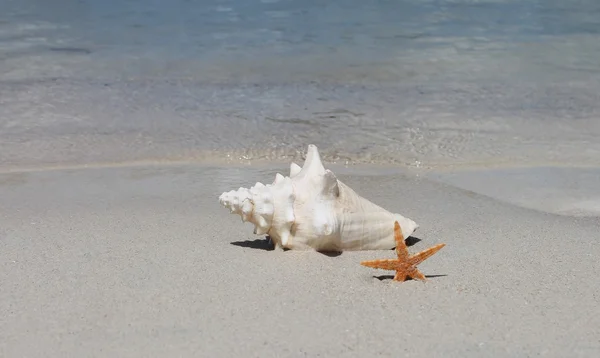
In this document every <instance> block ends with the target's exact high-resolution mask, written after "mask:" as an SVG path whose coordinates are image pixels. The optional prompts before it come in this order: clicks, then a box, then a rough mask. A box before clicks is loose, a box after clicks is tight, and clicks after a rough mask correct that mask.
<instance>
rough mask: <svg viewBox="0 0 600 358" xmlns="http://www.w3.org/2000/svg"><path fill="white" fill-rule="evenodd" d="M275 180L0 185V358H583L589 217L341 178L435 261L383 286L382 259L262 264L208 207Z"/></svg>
mask: <svg viewBox="0 0 600 358" xmlns="http://www.w3.org/2000/svg"><path fill="white" fill-rule="evenodd" d="M274 173H275V171H274V170H270V169H252V168H216V167H200V166H192V165H188V166H168V167H145V168H141V167H138V168H102V169H81V170H55V171H40V172H28V173H8V174H1V175H0V205H1V207H0V218H1V223H2V226H1V227H0V235H1V237H0V239H1V241H0V265H1V266H2V269H1V270H0V287H1V289H0V356H2V357H142V356H148V357H150V356H151V357H179V356H184V357H199V356H206V357H208V356H211V357H212V356H220V357H223V356H228V357H232V356H238V357H242V356H243V357H271V356H273V357H274V356H311V357H314V356H339V357H346V356H353V357H355V356H356V357H358V356H360V357H373V356H390V357H391V356H393V357H399V356H426V357H450V356H452V357H482V356H487V357H489V356H501V357H506V356H511V357H517V356H518V357H525V356H544V357H566V356H568V357H597V356H598V354H599V352H600V308H599V307H600V305H599V301H600V278H599V277H600V263H598V257H599V256H600V248H599V245H598V239H599V237H600V234H599V232H600V220H599V218H597V217H568V216H558V215H553V214H548V213H543V212H540V211H534V210H531V209H525V208H521V207H517V206H513V205H510V204H507V203H502V202H499V201H496V200H494V199H491V198H488V197H485V196H482V195H478V194H475V193H473V192H469V191H466V190H462V189H457V188H455V187H451V186H448V185H446V184H441V183H437V182H433V181H431V180H428V179H424V178H422V177H421V178H418V177H415V176H413V175H411V174H394V175H391V174H390V175H380V176H364V175H358V174H356V172H354V171H353V170H351V169H349V170H347V171H346V172H345V174H341V175H339V176H340V179H342V180H344V181H345V182H346V183H347V184H349V185H350V186H352V187H353V188H354V189H356V190H357V191H358V192H359V193H360V194H362V195H363V196H365V197H367V198H368V199H370V200H372V201H374V202H375V203H377V204H380V205H382V206H383V207H385V208H387V209H389V210H392V211H396V212H400V213H402V214H404V215H406V216H408V217H410V218H412V219H414V220H416V221H417V222H418V223H419V224H420V225H421V227H420V229H419V230H418V231H417V232H416V233H415V235H414V236H415V237H417V238H419V239H421V241H420V242H418V243H416V244H415V245H414V246H412V247H410V248H409V250H410V251H411V252H415V251H418V250H422V249H424V248H426V247H429V246H432V245H434V244H437V243H440V242H444V243H446V244H447V246H446V247H444V248H443V249H442V250H441V251H440V252H438V253H437V254H436V255H434V256H433V257H431V258H430V259H428V260H427V261H425V262H424V263H423V264H422V265H421V266H420V269H421V271H423V272H424V273H425V274H426V275H430V276H431V277H430V279H429V281H428V282H426V283H422V282H419V281H408V282H405V283H397V282H394V281H392V280H390V279H389V278H388V277H389V276H386V275H389V274H391V272H387V271H377V270H373V269H369V268H366V267H363V266H361V265H360V264H359V263H360V261H361V260H366V259H376V258H385V257H390V258H391V257H394V252H393V251H364V252H344V253H342V254H341V255H339V256H328V255H325V254H322V253H318V252H295V251H286V252H283V251H279V250H275V251H271V250H268V248H267V246H266V245H265V242H264V239H263V238H262V237H259V236H255V235H253V234H252V226H251V225H250V224H244V223H242V222H241V220H240V218H239V217H238V216H235V215H230V214H229V212H228V210H227V209H225V208H223V207H221V206H220V205H219V203H218V200H217V198H218V195H219V194H220V193H221V192H223V191H225V190H230V189H235V188H238V187H239V186H242V185H243V186H249V185H251V184H253V183H254V182H255V181H256V180H261V181H270V180H271V179H272V176H273V175H274ZM376 276H377V277H376ZM381 276H383V277H381Z"/></svg>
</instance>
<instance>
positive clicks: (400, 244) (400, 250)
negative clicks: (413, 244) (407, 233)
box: [394, 221, 408, 261]
mask: <svg viewBox="0 0 600 358" xmlns="http://www.w3.org/2000/svg"><path fill="white" fill-rule="evenodd" d="M394 239H396V254H397V255H398V259H399V260H400V261H407V260H408V248H407V247H406V243H405V242H404V235H402V229H401V228H400V224H399V223H398V222H397V221H396V222H395V223H394Z"/></svg>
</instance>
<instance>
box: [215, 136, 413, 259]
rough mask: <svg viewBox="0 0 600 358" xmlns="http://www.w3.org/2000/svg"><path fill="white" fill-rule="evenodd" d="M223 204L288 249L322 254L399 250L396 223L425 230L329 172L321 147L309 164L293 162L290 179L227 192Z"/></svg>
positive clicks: (311, 152) (407, 230)
mask: <svg viewBox="0 0 600 358" xmlns="http://www.w3.org/2000/svg"><path fill="white" fill-rule="evenodd" d="M219 201H220V203H221V204H222V205H223V206H225V207H227V208H229V209H230V210H231V213H235V214H238V215H240V216H241V217H242V220H243V221H249V222H251V223H253V224H254V233H255V234H261V235H263V234H268V235H269V236H270V237H271V239H272V240H273V242H274V243H275V244H276V245H278V246H281V247H282V248H287V249H315V250H320V251H343V250H389V249H392V248H394V247H395V246H396V242H395V240H394V222H395V221H398V223H399V224H400V227H401V228H402V234H403V235H404V237H409V236H410V235H411V234H412V233H413V232H414V231H415V230H416V229H417V228H418V227H419V226H418V225H417V224H416V223H415V222H414V221H413V220H411V219H408V218H406V217H404V216H402V215H400V214H394V213H391V212H389V211H387V210H385V209H383V208H381V207H379V206H377V205H375V204H373V203H372V202H370V201H368V200H367V199H365V198H363V197H361V196H360V195H358V194H357V193H356V192H355V191H354V190H352V189H351V188H350V187H348V186H347V185H346V184H344V183H342V182H341V181H340V180H338V179H337V178H336V177H335V175H334V174H333V172H331V171H330V170H326V169H325V168H324V167H323V164H322V162H321V157H320V155H319V151H318V149H317V147H316V146H315V145H312V144H311V145H309V146H308V152H307V155H306V160H305V162H304V166H303V167H300V166H299V165H297V164H295V163H292V164H291V166H290V176H289V177H285V176H283V175H281V174H279V173H277V175H276V176H275V180H274V181H273V183H272V184H267V185H264V184H262V183H260V182H258V183H256V184H255V185H254V186H253V187H251V188H250V189H246V188H239V189H238V190H232V191H229V192H225V193H223V194H221V196H220V197H219Z"/></svg>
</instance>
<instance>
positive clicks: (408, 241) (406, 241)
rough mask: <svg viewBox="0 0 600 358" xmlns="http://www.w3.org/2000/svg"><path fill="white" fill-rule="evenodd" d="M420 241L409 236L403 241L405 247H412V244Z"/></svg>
mask: <svg viewBox="0 0 600 358" xmlns="http://www.w3.org/2000/svg"><path fill="white" fill-rule="evenodd" d="M420 241H421V239H419V238H418V237H414V236H409V237H407V238H406V239H405V240H404V243H406V246H413V245H414V244H416V243H418V242H420ZM393 250H396V248H393Z"/></svg>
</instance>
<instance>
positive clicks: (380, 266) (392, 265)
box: [360, 259, 398, 270]
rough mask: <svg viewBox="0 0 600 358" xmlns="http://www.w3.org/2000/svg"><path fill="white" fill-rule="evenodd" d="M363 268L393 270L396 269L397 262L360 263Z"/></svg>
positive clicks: (388, 260)
mask: <svg viewBox="0 0 600 358" xmlns="http://www.w3.org/2000/svg"><path fill="white" fill-rule="evenodd" d="M360 264H361V265H363V266H367V267H371V268H375V269H383V270H395V269H396V268H397V267H398V260H396V259H381V260H372V261H362V262H361V263H360Z"/></svg>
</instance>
